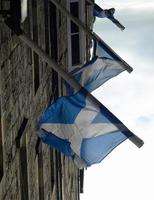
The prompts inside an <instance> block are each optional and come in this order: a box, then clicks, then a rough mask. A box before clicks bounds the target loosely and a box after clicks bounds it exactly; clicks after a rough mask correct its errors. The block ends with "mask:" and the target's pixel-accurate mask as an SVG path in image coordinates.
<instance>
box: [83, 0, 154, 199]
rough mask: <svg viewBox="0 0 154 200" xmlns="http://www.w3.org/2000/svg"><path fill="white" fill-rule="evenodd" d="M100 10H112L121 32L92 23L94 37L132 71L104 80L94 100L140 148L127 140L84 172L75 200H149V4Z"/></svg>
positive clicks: (152, 22) (119, 1) (153, 128)
mask: <svg viewBox="0 0 154 200" xmlns="http://www.w3.org/2000/svg"><path fill="white" fill-rule="evenodd" d="M96 3H97V4H99V5H100V6H101V7H102V8H104V9H106V8H111V7H114V8H115V9H116V13H115V17H116V18H117V19H118V20H119V21H120V22H121V23H122V24H123V25H124V26H125V27H126V29H125V30H124V31H120V29H118V28H117V27H116V26H115V25H114V24H112V22H110V21H109V20H108V19H97V20H96V22H95V26H94V31H95V32H96V33H97V34H98V35H99V36H101V38H102V39H103V40H104V41H105V42H106V43H107V44H108V45H109V46H111V47H112V48H113V49H114V50H115V51H116V52H117V53H118V54H119V55H120V56H121V57H122V58H123V59H124V60H125V61H126V62H128V63H129V64H130V65H131V66H132V67H133V68H134V71H133V72H132V73H131V74H129V73H127V72H123V73H121V74H120V75H119V76H117V77H116V78H113V79H111V80H109V81H108V82H107V83H105V84H104V85H103V86H101V87H100V88H99V89H98V90H96V91H95V92H94V95H96V97H97V98H98V99H99V100H100V101H101V102H102V103H103V104H104V105H105V106H107V107H108V108H109V109H110V111H112V112H113V113H114V114H115V115H116V116H117V117H118V118H119V119H120V120H121V121H123V122H124V124H125V125H126V126H128V127H129V129H130V130H132V131H133V132H134V133H135V134H136V135H138V136H139V137H141V138H142V139H143V140H144V142H145V144H144V146H143V147H142V148H141V149H138V148H137V147H136V146H134V145H133V144H132V143H131V142H130V141H129V140H128V141H126V142H124V143H122V144H121V145H120V146H118V147H117V148H116V149H115V150H114V151H113V152H112V153H111V154H110V155H109V156H108V157H106V158H105V159H104V160H103V161H102V162H101V164H97V165H94V166H92V167H90V168H88V170H86V171H85V182H84V194H83V195H81V200H94V199H96V200H102V199H105V200H113V199H118V200H123V199H125V200H130V199H131V200H135V199H140V200H145V199H148V200H153V199H154V192H153V185H154V161H153V152H154V103H153V102H154V92H153V90H154V89H153V88H154V78H153V77H154V67H153V63H154V34H153V33H154V1H153V0H146V1H145V0H129V1H127V0H103V1H101V0H97V1H96Z"/></svg>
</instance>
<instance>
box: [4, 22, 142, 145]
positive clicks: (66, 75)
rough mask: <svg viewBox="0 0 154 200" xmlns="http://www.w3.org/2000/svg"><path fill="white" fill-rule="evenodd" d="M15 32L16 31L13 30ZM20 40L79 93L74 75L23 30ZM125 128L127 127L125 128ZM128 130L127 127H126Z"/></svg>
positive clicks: (19, 31) (136, 141) (137, 138)
mask: <svg viewBox="0 0 154 200" xmlns="http://www.w3.org/2000/svg"><path fill="white" fill-rule="evenodd" d="M5 23H6V24H7V25H8V26H9V28H11V29H12V28H13V26H12V24H10V22H9V21H5ZM13 31H15V30H13ZM15 33H16V34H17V35H18V37H19V39H20V40H21V41H22V42H24V43H25V44H26V45H27V46H28V47H30V48H31V49H32V50H33V51H34V52H35V53H36V54H38V55H39V56H40V57H41V58H42V59H43V60H44V61H45V62H46V63H47V64H48V65H49V66H50V67H51V68H52V69H54V70H55V71H56V72H57V73H58V74H59V75H60V76H61V77H62V78H63V79H64V80H65V81H67V82H68V83H69V84H70V85H71V86H72V87H73V88H74V89H75V90H76V91H79V90H80V89H81V88H82V86H81V85H80V84H79V83H78V82H77V81H76V80H75V79H74V77H73V76H72V75H70V74H69V73H68V72H66V71H65V70H64V69H63V68H62V66H61V65H59V64H57V63H56V62H55V61H54V60H53V59H51V58H50V56H49V55H48V54H47V53H46V52H45V51H43V50H42V49H41V48H40V47H39V46H38V45H37V44H36V43H35V42H34V41H33V40H32V39H30V38H29V37H28V36H27V35H26V34H25V33H24V32H23V31H22V30H21V29H20V30H17V32H16V31H15ZM87 96H88V98H89V99H90V100H91V101H92V102H94V103H95V104H96V105H102V104H101V103H100V102H99V101H98V100H97V99H96V98H95V97H94V96H93V95H91V94H90V93H88V95H87ZM124 128H125V127H124ZM126 128H127V127H126ZM128 139H129V140H131V141H132V142H133V143H134V144H135V145H136V146H137V147H139V148H140V147H141V146H142V145H143V141H142V140H141V139H140V138H139V137H138V136H136V135H135V134H133V135H132V137H129V138H128Z"/></svg>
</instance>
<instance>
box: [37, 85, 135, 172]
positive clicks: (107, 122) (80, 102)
mask: <svg viewBox="0 0 154 200" xmlns="http://www.w3.org/2000/svg"><path fill="white" fill-rule="evenodd" d="M37 128H38V135H39V137H40V138H41V140H42V141H43V142H44V143H46V144H48V145H50V146H52V147H54V148H56V149H57V150H58V151H59V152H62V153H63V154H65V155H66V156H68V157H70V158H72V159H73V160H74V162H75V163H76V165H77V166H78V167H79V168H84V167H88V166H90V165H92V164H95V163H99V162H101V160H103V159H104V158H105V157H106V156H107V155H108V154H109V153H110V152H111V151H112V150H113V149H114V148H115V147H116V146H117V145H119V144H120V143H121V142H123V141H124V140H126V139H127V138H128V137H131V136H132V135H133V133H132V132H131V131H129V130H128V129H127V127H126V126H124V125H123V124H122V122H121V121H120V120H118V119H117V118H116V117H115V116H114V115H113V114H112V113H111V112H110V111H109V110H108V109H107V108H106V107H105V106H103V105H102V104H100V105H97V104H96V103H94V102H93V101H91V100H90V99H89V98H88V92H87V91H86V90H85V89H81V90H80V91H79V92H77V93H76V94H75V95H72V96H66V97H61V98H59V99H58V100H57V101H55V102H54V103H53V104H52V105H50V106H49V107H48V108H47V110H46V111H45V113H44V114H43V116H42V117H41V119H40V121H39V124H38V127H37Z"/></svg>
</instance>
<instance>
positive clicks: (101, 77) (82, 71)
mask: <svg viewBox="0 0 154 200" xmlns="http://www.w3.org/2000/svg"><path fill="white" fill-rule="evenodd" d="M93 52H94V55H93V58H92V59H91V60H90V61H89V62H87V63H86V64H85V65H83V66H82V67H79V68H76V69H75V70H73V71H71V72H70V74H71V75H72V76H73V77H74V78H75V79H76V81H77V82H78V83H80V84H81V85H82V86H83V87H84V88H86V90H88V92H92V91H94V90H95V89H97V88H98V87H99V86H101V85H102V84H104V83H105V82H106V81H108V80H109V79H111V78H113V77H115V76H117V75H119V74H120V73H121V72H123V71H125V70H128V71H129V72H131V71H132V68H131V67H130V66H128V64H127V63H126V62H125V61H123V60H122V59H121V58H120V57H119V56H118V55H117V54H116V53H114V52H113V51H112V50H111V49H110V48H109V47H108V46H107V45H106V44H105V43H103V42H97V41H94V50H93ZM66 87H67V94H69V95H72V94H73V93H74V89H73V88H72V87H71V86H70V85H69V84H67V82H66Z"/></svg>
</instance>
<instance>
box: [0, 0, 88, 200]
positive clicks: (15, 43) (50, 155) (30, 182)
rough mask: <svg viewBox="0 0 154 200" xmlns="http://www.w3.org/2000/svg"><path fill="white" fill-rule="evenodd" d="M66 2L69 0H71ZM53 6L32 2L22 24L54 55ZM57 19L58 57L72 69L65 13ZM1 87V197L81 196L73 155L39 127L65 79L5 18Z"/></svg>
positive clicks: (58, 199) (0, 40)
mask: <svg viewBox="0 0 154 200" xmlns="http://www.w3.org/2000/svg"><path fill="white" fill-rule="evenodd" d="M61 2H62V3H63V5H66V0H65V1H64V0H63V1H61ZM45 3H46V4H45ZM32 5H33V7H32ZM34 5H35V8H34ZM45 8H46V9H47V8H48V12H46V11H45ZM49 8H50V6H49V1H48V0H45V1H42V0H32V1H29V9H28V10H29V13H28V17H27V19H26V21H25V22H24V24H23V25H22V28H23V29H24V31H25V32H26V34H27V35H28V36H29V37H31V38H33V39H34V41H35V42H37V43H38V45H39V46H40V47H41V48H42V49H43V50H45V51H46V52H47V53H49V54H50V55H51V57H52V45H50V43H51V35H50V31H51V30H50V29H51V26H50V20H51V18H50V16H51V13H50V9H49ZM34 13H35V16H34ZM36 19H37V20H36ZM57 20H58V28H57V41H58V45H57V62H58V63H59V64H61V66H62V67H63V68H65V69H67V57H68V55H67V20H66V16H63V14H61V13H59V12H58V11H57ZM35 22H37V25H36V24H34V23H35ZM90 24H91V22H90ZM36 36H37V37H36ZM88 43H90V42H88ZM88 48H89V46H88ZM36 64H38V65H36ZM37 70H38V71H37ZM37 76H38V77H37ZM38 83H39V85H38ZM57 84H58V85H57ZM0 91H1V92H0V98H1V100H0V103H1V112H0V117H1V119H0V120H1V124H0V129H1V130H0V133H1V134H0V142H1V144H0V145H2V146H3V148H2V150H3V152H2V153H3V157H2V160H0V161H1V163H0V167H1V168H2V167H3V172H2V176H1V177H0V199H3V200H18V199H21V200H28V199H29V200H37V199H39V200H47V199H50V200H62V199H63V200H69V199H70V200H78V199H79V191H80V189H79V170H78V169H77V168H76V166H75V165H74V164H73V163H72V162H71V161H70V160H69V159H68V158H66V157H65V156H63V155H61V154H60V153H58V152H56V151H55V150H54V149H52V148H49V147H48V146H47V145H45V144H42V143H41V142H40V141H39V139H38V137H37V134H36V131H35V126H36V124H37V122H38V120H39V117H40V116H41V114H42V112H43V111H44V110H45V108H46V107H47V105H48V104H49V103H50V102H53V101H54V99H56V98H57V96H61V95H63V94H64V93H65V92H64V88H63V85H62V82H61V78H60V77H58V76H57V74H56V73H55V72H53V70H52V69H51V68H50V67H49V66H48V65H47V64H46V63H44V62H43V60H42V59H41V58H39V57H37V56H36V55H35V54H34V52H33V51H32V50H31V49H29V48H28V47H27V46H26V45H25V44H23V43H22V42H21V41H20V40H19V38H18V37H17V36H16V35H15V34H14V33H13V32H12V31H11V30H10V29H9V28H8V27H7V26H6V25H5V24H3V23H0ZM2 161H3V163H2Z"/></svg>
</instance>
